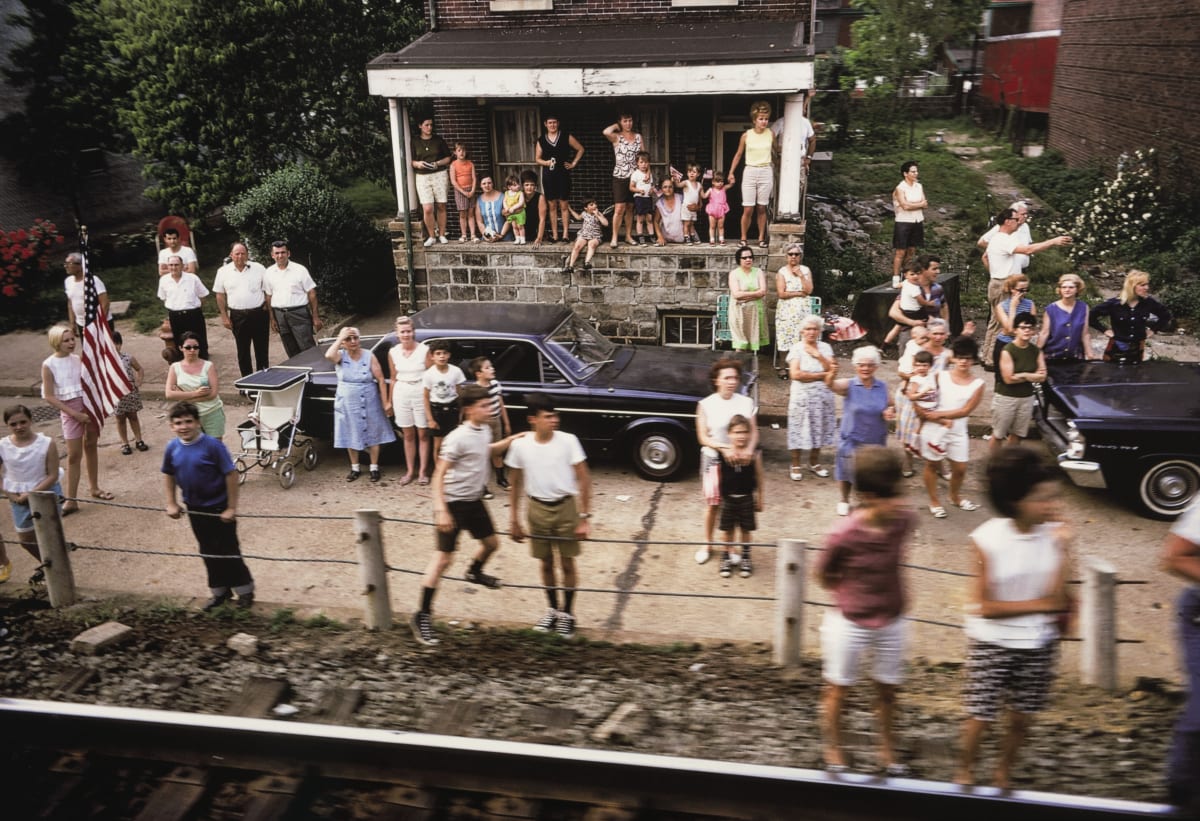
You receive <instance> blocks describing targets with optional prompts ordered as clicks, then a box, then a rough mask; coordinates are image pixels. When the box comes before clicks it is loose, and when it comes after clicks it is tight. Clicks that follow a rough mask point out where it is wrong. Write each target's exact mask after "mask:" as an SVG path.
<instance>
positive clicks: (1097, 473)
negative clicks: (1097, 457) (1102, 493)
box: [1058, 454, 1108, 490]
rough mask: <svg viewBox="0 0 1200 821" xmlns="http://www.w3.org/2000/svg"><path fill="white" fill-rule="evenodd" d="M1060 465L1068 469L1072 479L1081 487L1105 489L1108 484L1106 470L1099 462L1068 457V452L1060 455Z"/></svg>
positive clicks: (1065, 469) (1067, 471)
mask: <svg viewBox="0 0 1200 821" xmlns="http://www.w3.org/2000/svg"><path fill="white" fill-rule="evenodd" d="M1058 466H1059V467H1060V468H1062V469H1063V470H1064V471H1066V474H1067V475H1068V476H1070V477H1071V481H1072V482H1074V483H1075V484H1077V485H1079V487H1094V488H1100V489H1101V490H1103V489H1104V488H1107V487H1108V485H1107V483H1106V482H1105V481H1104V471H1103V470H1101V469H1100V463H1099V462H1088V461H1085V460H1083V459H1067V458H1066V454H1061V455H1060V456H1059V457H1058Z"/></svg>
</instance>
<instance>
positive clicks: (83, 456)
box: [63, 422, 112, 513]
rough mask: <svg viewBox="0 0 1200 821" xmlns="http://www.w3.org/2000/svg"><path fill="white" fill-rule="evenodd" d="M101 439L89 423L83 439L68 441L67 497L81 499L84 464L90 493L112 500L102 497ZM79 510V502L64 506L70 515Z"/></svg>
mask: <svg viewBox="0 0 1200 821" xmlns="http://www.w3.org/2000/svg"><path fill="white" fill-rule="evenodd" d="M99 438H100V432H99V431H98V430H96V426H95V425H93V424H92V423H90V422H89V423H88V425H87V427H86V428H84V433H83V438H82V439H68V440H67V497H68V498H70V499H77V498H79V464H80V462H83V466H84V468H85V469H86V470H87V477H88V492H89V493H91V495H92V496H94V497H96V498H97V499H100V498H110V499H111V498H112V497H111V496H108V497H105V496H103V495H102V491H101V490H100V485H99V482H98V479H97V477H98V475H99V472H100V464H99V455H98V454H97V453H96V441H97V439H99ZM78 509H79V503H78V502H67V503H66V504H64V505H63V511H64V512H66V513H70V512H73V511H76V510H78Z"/></svg>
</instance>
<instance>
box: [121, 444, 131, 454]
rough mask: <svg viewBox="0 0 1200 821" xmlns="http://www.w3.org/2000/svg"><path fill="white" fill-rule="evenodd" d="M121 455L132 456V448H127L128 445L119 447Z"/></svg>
mask: <svg viewBox="0 0 1200 821" xmlns="http://www.w3.org/2000/svg"><path fill="white" fill-rule="evenodd" d="M121 455H122V456H133V448H131V447H129V445H128V444H125V445H121Z"/></svg>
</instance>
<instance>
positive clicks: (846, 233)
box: [808, 199, 892, 251]
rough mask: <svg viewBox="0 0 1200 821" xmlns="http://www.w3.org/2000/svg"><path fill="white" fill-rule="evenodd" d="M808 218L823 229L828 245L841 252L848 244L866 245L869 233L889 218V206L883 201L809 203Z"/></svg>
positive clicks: (890, 213) (890, 206)
mask: <svg viewBox="0 0 1200 821" xmlns="http://www.w3.org/2000/svg"><path fill="white" fill-rule="evenodd" d="M808 212H809V219H811V220H813V221H815V222H819V223H820V224H821V227H822V228H824V229H825V235H826V236H827V237H828V238H829V244H830V245H832V246H833V247H834V248H835V249H836V250H838V251H841V250H842V249H843V248H844V247H846V246H847V245H861V246H866V245H869V244H870V242H871V237H870V236H869V234H868V232H869V231H875V230H878V229H879V227H880V226H881V225H882V224H883V220H885V219H889V218H891V216H892V205H891V203H889V202H886V201H885V200H882V199H874V200H848V201H845V202H840V203H832V202H813V201H811V200H810V201H809V206H808Z"/></svg>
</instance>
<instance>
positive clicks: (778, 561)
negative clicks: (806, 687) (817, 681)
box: [775, 539, 808, 667]
mask: <svg viewBox="0 0 1200 821" xmlns="http://www.w3.org/2000/svg"><path fill="white" fill-rule="evenodd" d="M807 544H808V543H807V542H805V541H804V540H803V539H780V540H779V544H778V546H777V549H776V551H775V663H776V664H778V665H780V666H781V667H798V666H800V656H801V654H802V653H801V651H802V649H803V640H804V587H805V584H806V581H807V576H808V573H807V568H806V567H805V555H804V554H805V546H806V545H807Z"/></svg>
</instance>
